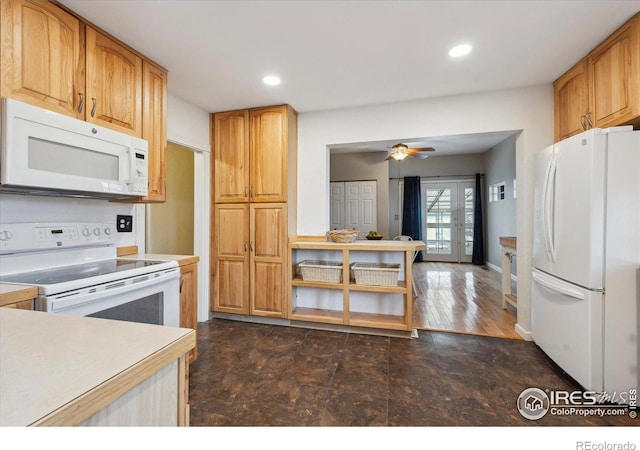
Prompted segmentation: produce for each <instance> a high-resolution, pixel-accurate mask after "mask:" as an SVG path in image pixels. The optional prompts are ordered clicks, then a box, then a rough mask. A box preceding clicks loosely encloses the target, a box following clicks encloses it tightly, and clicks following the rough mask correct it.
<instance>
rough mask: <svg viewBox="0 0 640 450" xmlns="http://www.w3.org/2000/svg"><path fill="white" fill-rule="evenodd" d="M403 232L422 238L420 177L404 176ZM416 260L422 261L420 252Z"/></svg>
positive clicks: (414, 237) (418, 239) (416, 239)
mask: <svg viewBox="0 0 640 450" xmlns="http://www.w3.org/2000/svg"><path fill="white" fill-rule="evenodd" d="M402 234H403V235H404V236H411V237H412V238H413V240H415V241H421V240H422V203H421V201H420V177H404V199H403V202H402ZM414 262H422V252H418V255H417V256H416V259H415V260H414Z"/></svg>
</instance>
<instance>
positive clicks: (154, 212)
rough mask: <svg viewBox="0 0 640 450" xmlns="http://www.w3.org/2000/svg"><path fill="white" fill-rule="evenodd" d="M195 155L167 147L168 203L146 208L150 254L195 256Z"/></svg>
mask: <svg viewBox="0 0 640 450" xmlns="http://www.w3.org/2000/svg"><path fill="white" fill-rule="evenodd" d="M194 155H195V154H194V152H193V150H191V149H189V148H186V147H183V146H180V145H178V144H174V143H171V142H169V143H168V145H167V166H168V167H171V170H168V171H167V182H166V201H165V202H164V203H154V204H148V205H146V220H145V224H146V242H145V248H146V251H147V253H155V254H169V255H193V254H194Z"/></svg>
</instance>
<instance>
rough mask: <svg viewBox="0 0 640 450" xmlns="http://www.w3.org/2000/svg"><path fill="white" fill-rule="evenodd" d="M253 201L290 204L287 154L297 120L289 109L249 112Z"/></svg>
mask: <svg viewBox="0 0 640 450" xmlns="http://www.w3.org/2000/svg"><path fill="white" fill-rule="evenodd" d="M249 120H250V122H251V130H250V136H249V137H250V140H249V142H250V153H249V154H250V160H249V161H250V162H249V169H250V173H251V177H250V178H251V187H250V188H249V196H250V200H251V201H252V202H285V201H287V153H288V150H289V138H290V137H289V123H290V122H292V121H293V120H295V118H294V113H293V110H292V109H291V107H289V106H286V105H285V106H275V107H271V108H258V109H252V110H250V111H249Z"/></svg>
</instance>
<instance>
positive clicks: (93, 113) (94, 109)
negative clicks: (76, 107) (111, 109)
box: [91, 98, 98, 117]
mask: <svg viewBox="0 0 640 450" xmlns="http://www.w3.org/2000/svg"><path fill="white" fill-rule="evenodd" d="M91 101H92V102H93V107H92V108H91V117H93V116H95V114H96V105H97V104H98V100H96V99H95V98H92V99H91Z"/></svg>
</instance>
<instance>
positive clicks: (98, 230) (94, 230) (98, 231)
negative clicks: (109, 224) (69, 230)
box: [93, 227, 100, 236]
mask: <svg viewBox="0 0 640 450" xmlns="http://www.w3.org/2000/svg"><path fill="white" fill-rule="evenodd" d="M93 234H95V235H96V236H100V228H98V227H96V228H94V229H93Z"/></svg>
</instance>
